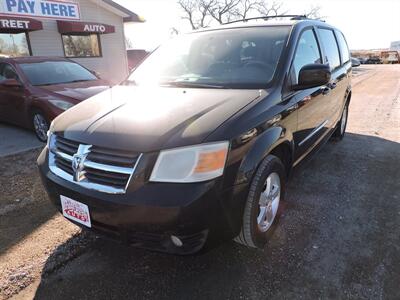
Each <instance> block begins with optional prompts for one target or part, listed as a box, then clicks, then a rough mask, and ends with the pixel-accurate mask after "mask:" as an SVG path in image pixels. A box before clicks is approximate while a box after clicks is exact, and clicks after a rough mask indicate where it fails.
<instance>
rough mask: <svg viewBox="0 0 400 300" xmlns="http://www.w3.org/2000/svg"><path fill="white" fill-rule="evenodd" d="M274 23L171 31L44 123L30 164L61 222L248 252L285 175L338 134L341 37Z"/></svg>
mask: <svg viewBox="0 0 400 300" xmlns="http://www.w3.org/2000/svg"><path fill="white" fill-rule="evenodd" d="M286 19H287V20H279V21H275V20H273V19H270V18H258V19H257V20H251V21H250V20H248V21H241V22H235V23H232V24H228V25H223V26H221V27H219V28H216V29H205V30H202V31H199V32H193V33H189V34H185V35H182V36H180V37H178V38H176V39H173V40H171V41H170V42H168V43H166V44H165V45H163V46H161V47H159V48H158V49H157V50H156V51H154V52H153V53H152V54H151V55H150V56H149V57H148V58H147V59H146V60H145V61H144V62H143V63H142V64H141V65H140V66H139V67H138V68H136V70H135V71H134V72H133V73H132V74H131V75H130V76H129V78H127V80H126V81H125V82H123V83H122V84H120V85H118V86H115V87H114V88H112V89H109V90H107V91H104V92H103V93H101V94H99V95H97V96H94V97H92V98H91V99H89V100H88V101H85V102H83V103H81V104H78V105H76V106H75V107H73V108H71V109H70V110H68V111H66V112H65V113H63V114H62V115H60V116H59V117H57V118H56V119H55V120H54V122H53V123H52V125H51V127H50V130H49V138H48V144H47V146H46V147H45V149H44V150H43V152H42V153H41V155H40V157H39V158H38V164H39V168H40V173H41V176H42V179H43V183H44V185H45V187H46V189H47V191H48V194H49V196H50V198H51V200H52V201H53V202H54V204H55V205H56V206H57V207H58V209H59V210H60V211H61V212H62V214H63V215H64V216H65V217H66V218H68V219H69V220H71V221H72V222H74V223H75V224H77V225H80V226H82V227H84V228H91V229H92V230H93V231H95V232H98V233H101V234H104V235H107V236H109V237H112V238H116V239H119V240H124V241H126V242H128V243H130V244H132V245H135V246H138V247H144V248H148V249H153V250H158V251H166V252H169V253H176V254H190V253H194V252H198V251H200V250H201V249H205V248H207V247H208V246H209V245H211V244H213V243H214V242H217V241H221V240H226V239H232V238H234V239H235V240H236V241H237V242H239V243H242V244H244V245H246V246H250V247H256V248H262V247H263V246H264V245H265V243H266V242H267V240H268V238H269V237H270V236H271V234H273V231H274V228H275V227H276V222H277V220H278V216H279V214H280V211H281V210H280V209H279V204H280V203H281V201H282V200H283V197H284V194H285V182H286V180H287V178H288V175H289V174H290V172H291V170H292V168H294V167H295V166H297V165H298V164H299V163H300V162H301V161H302V160H303V159H304V158H306V157H307V156H308V155H310V154H312V153H313V152H315V150H317V149H318V148H319V146H321V145H323V144H324V143H325V142H326V141H327V140H329V139H335V140H341V139H342V138H343V136H344V134H345V129H346V122H347V115H348V106H349V102H350V98H351V85H350V78H351V60H350V56H349V50H348V47H347V44H346V40H345V38H344V36H343V34H342V33H341V32H340V31H339V30H338V29H336V28H334V27H332V26H329V25H328V24H326V23H324V22H321V21H315V20H310V19H306V18H305V17H290V18H286Z"/></svg>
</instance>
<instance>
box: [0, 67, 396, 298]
mask: <svg viewBox="0 0 400 300" xmlns="http://www.w3.org/2000/svg"><path fill="white" fill-rule="evenodd" d="M353 86H354V88H353V99H352V103H351V106H350V116H349V118H350V119H349V124H348V134H347V136H346V137H345V139H344V140H343V141H342V142H340V143H329V144H327V145H326V146H325V147H324V148H323V150H321V152H320V153H319V154H318V155H317V156H316V157H315V158H314V159H313V160H311V162H310V163H309V164H308V165H306V166H305V167H304V168H302V169H298V170H296V173H295V176H294V178H293V180H292V181H291V182H290V183H289V186H288V192H287V196H286V201H285V207H284V209H285V210H284V215H283V216H282V217H281V219H280V223H279V226H278V228H277V230H276V233H275V235H274V237H273V238H272V239H271V240H270V242H269V244H268V245H267V246H266V247H265V249H264V250H263V251H261V250H251V249H246V248H244V247H242V246H240V245H237V244H235V243H233V242H230V243H226V244H224V245H221V246H220V247H218V248H216V249H214V250H212V251H210V252H208V253H206V254H203V255H198V256H190V257H176V256H171V255H166V254H158V253H152V252H148V251H144V250H139V249H134V248H129V247H125V246H122V245H119V244H115V243H112V242H106V241H104V240H102V239H96V238H95V237H94V236H93V235H91V234H86V233H85V234H83V233H81V232H80V230H79V229H78V228H77V227H75V226H74V225H71V224H70V223H69V222H67V221H64V220H63V218H62V217H60V216H58V215H57V214H56V213H55V210H54V209H53V208H52V206H51V205H50V203H49V202H48V200H47V196H46V195H45V192H44V190H43V188H42V187H41V185H40V183H39V178H38V173H37V170H36V167H35V166H34V162H35V158H36V156H37V155H38V151H37V150H36V151H30V152H25V153H21V154H18V155H15V156H8V157H6V158H0V174H1V175H2V176H1V177H0V195H1V196H0V229H1V230H0V299H1V298H4V299H7V298H9V297H10V296H12V295H14V297H15V299H32V298H34V297H35V298H36V299H142V298H145V299H159V298H160V299H188V298H191V299H204V298H209V299H225V298H228V299H241V298H244V299H260V298H262V299H265V298H267V297H269V298H272V299H282V298H283V299H292V298H296V299H315V298H333V299H335V298H340V299H343V298H345V299H349V298H351V299H400V290H399V288H398V287H399V284H400V255H399V253H400V234H399V228H400V193H399V190H400V66H397V65H393V66H387V65H383V66H368V67H365V66H363V67H362V68H360V69H359V71H357V74H355V80H354V84H353Z"/></svg>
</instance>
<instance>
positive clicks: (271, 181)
mask: <svg viewBox="0 0 400 300" xmlns="http://www.w3.org/2000/svg"><path fill="white" fill-rule="evenodd" d="M280 198H281V181H280V178H279V175H278V174H277V173H271V174H270V175H269V176H268V178H267V180H266V181H265V184H264V189H263V191H262V192H261V195H260V200H259V203H258V205H259V213H258V216H257V225H258V229H259V230H260V231H261V232H266V231H267V230H268V229H269V228H270V227H271V225H272V223H273V222H274V219H275V216H276V214H277V212H278V207H279V201H280Z"/></svg>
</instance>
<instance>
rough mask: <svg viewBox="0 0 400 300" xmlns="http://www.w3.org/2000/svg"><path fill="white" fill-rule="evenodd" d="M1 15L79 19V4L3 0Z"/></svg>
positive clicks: (0, 6) (0, 8)
mask: <svg viewBox="0 0 400 300" xmlns="http://www.w3.org/2000/svg"><path fill="white" fill-rule="evenodd" d="M0 15H12V16H25V17H26V16H31V17H38V18H52V19H68V20H79V19H80V11H79V4H78V3H75V2H66V1H63V2H61V1H47V0H1V1H0Z"/></svg>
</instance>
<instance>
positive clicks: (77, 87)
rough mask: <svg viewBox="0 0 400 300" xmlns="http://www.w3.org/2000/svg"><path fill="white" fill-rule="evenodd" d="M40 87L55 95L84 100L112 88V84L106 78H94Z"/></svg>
mask: <svg viewBox="0 0 400 300" xmlns="http://www.w3.org/2000/svg"><path fill="white" fill-rule="evenodd" d="M40 88H41V89H43V90H46V92H51V93H52V94H55V95H61V96H63V97H68V98H72V99H75V100H78V101H83V100H86V99H88V98H90V97H92V96H94V95H97V94H98V93H101V92H102V91H104V90H106V89H108V88H110V85H109V84H108V83H107V81H105V80H93V81H81V82H74V83H65V84H56V85H49V86H41V87H40Z"/></svg>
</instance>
